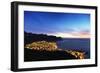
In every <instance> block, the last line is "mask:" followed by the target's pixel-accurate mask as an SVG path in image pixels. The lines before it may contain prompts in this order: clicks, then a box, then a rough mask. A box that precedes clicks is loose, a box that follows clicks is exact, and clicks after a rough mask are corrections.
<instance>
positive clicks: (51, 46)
mask: <svg viewBox="0 0 100 73" xmlns="http://www.w3.org/2000/svg"><path fill="white" fill-rule="evenodd" d="M25 48H28V49H33V50H40V51H41V50H46V51H55V50H57V44H56V43H55V42H46V41H37V42H33V43H31V44H27V45H26V46H25Z"/></svg>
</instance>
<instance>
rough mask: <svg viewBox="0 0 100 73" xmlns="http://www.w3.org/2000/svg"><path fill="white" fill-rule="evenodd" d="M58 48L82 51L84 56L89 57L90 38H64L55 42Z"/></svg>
mask: <svg viewBox="0 0 100 73" xmlns="http://www.w3.org/2000/svg"><path fill="white" fill-rule="evenodd" d="M57 46H58V48H61V49H64V50H68V49H69V50H79V51H84V52H85V55H86V58H90V39H81V38H79V39H78V38H77V39H76V38H65V39H63V40H61V41H58V42H57Z"/></svg>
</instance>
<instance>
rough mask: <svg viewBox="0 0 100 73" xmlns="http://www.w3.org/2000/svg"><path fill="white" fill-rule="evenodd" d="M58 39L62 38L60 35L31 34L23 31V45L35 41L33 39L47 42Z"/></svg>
mask: <svg viewBox="0 0 100 73" xmlns="http://www.w3.org/2000/svg"><path fill="white" fill-rule="evenodd" d="M58 40H62V38H61V37H56V36H53V35H51V36H49V35H46V34H33V33H27V32H24V45H26V44H29V43H32V42H35V41H48V42H52V41H53V42H56V41H58Z"/></svg>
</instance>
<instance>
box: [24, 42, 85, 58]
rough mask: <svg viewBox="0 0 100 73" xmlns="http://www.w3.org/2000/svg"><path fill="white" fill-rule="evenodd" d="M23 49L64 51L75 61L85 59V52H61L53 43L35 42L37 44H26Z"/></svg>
mask: <svg viewBox="0 0 100 73" xmlns="http://www.w3.org/2000/svg"><path fill="white" fill-rule="evenodd" d="M25 48H27V49H31V50H38V51H65V52H66V53H69V54H71V55H73V56H74V57H75V58H77V59H84V58H85V52H80V51H74V50H63V49H60V48H58V47H57V44H56V43H55V42H46V41H37V42H32V43H30V44H26V46H25Z"/></svg>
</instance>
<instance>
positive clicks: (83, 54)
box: [66, 50, 85, 59]
mask: <svg viewBox="0 0 100 73" xmlns="http://www.w3.org/2000/svg"><path fill="white" fill-rule="evenodd" d="M66 52H67V53H70V54H71V55H73V56H75V57H76V58H78V59H84V58H85V52H79V51H73V50H66Z"/></svg>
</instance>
